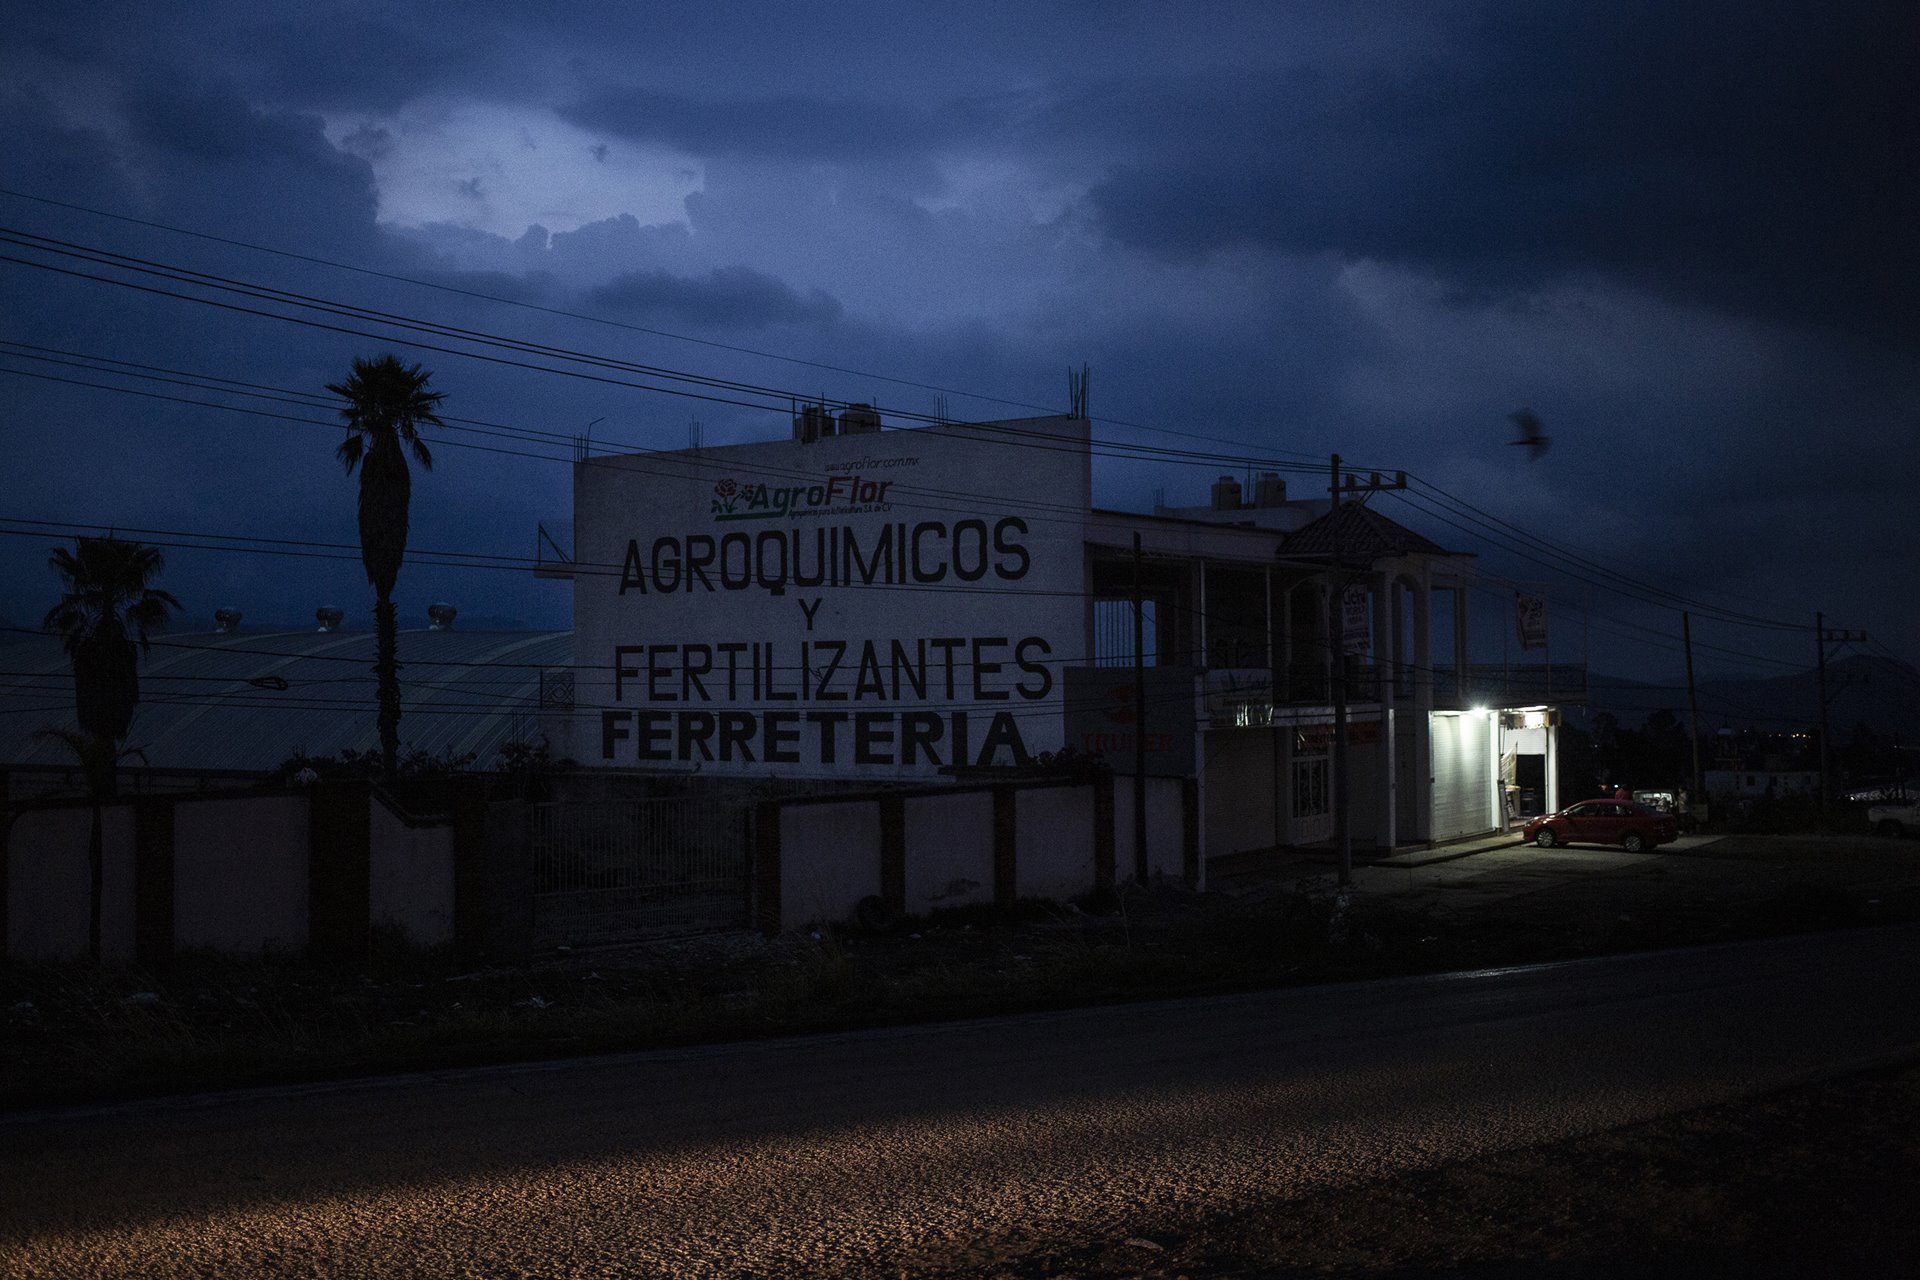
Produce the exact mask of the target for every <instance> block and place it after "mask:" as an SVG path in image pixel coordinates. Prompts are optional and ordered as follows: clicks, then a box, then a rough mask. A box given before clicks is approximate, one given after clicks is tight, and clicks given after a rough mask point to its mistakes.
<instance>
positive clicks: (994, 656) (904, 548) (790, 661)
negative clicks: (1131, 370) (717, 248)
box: [571, 418, 1091, 777]
mask: <svg viewBox="0 0 1920 1280" xmlns="http://www.w3.org/2000/svg"><path fill="white" fill-rule="evenodd" d="M1087 440H1088V436H1087V424H1086V423H1085V422H1084V421H1079V420H1073V419H1065V418H1038V419H1026V420H1021V421H1018V422H1014V423H1002V424H992V425H991V426H987V425H980V426H958V427H936V428H926V429H922V430H915V431H901V432H892V433H886V434H883V435H878V436H875V435H870V434H867V435H858V436H833V437H826V438H823V439H820V440H818V441H814V442H809V443H802V442H800V441H777V442H772V443H768V444H759V445H735V446H728V447H721V448H713V449H702V450H689V451H685V452H680V453H671V454H649V455H641V456H636V457H630V458H610V459H608V458H601V459H592V460H589V461H587V462H582V463H580V464H577V465H576V468H575V478H574V494H575V529H574V542H575V554H576V557H577V563H579V564H580V565H582V566H591V567H592V570H593V571H592V572H589V573H580V574H578V575H577V576H576V579H575V587H574V642H575V646H576V648H575V653H576V662H577V663H578V664H579V665H578V673H577V688H578V690H579V696H578V698H577V699H576V707H577V708H578V709H579V714H577V715H576V727H575V731H574V741H573V743H572V744H571V745H572V749H573V754H574V755H575V756H576V758H579V759H582V760H591V761H595V762H598V763H600V764H602V765H606V766H609V767H647V768H654V769H677V770H685V771H701V772H715V773H731V774H762V775H764V774H789V775H796V776H869V777H896V776H919V775H925V774H930V773H934V772H936V771H938V770H940V769H942V768H948V767H952V766H955V765H1010V764H1020V763H1024V762H1026V761H1027V760H1029V759H1031V758H1032V757H1033V756H1035V755H1038V754H1039V753H1040V752H1042V751H1052V750H1057V749H1059V748H1060V747H1061V746H1062V745H1064V742H1063V732H1064V730H1063V724H1062V705H1063V698H1064V690H1063V683H1064V682H1063V679H1062V671H1063V669H1064V667H1065V666H1067V665H1069V664H1077V663H1080V662H1083V661H1084V660H1085V655H1084V653H1083V652H1082V650H1084V648H1085V644H1086V642H1085V617H1084V604H1083V586H1084V568H1083V560H1084V553H1083V544H1084V539H1085V524H1086V513H1087V510H1088V506H1089V502H1090V498H1091V476H1090V468H1089V456H1090V455H1089V451H1088V448H1087Z"/></svg>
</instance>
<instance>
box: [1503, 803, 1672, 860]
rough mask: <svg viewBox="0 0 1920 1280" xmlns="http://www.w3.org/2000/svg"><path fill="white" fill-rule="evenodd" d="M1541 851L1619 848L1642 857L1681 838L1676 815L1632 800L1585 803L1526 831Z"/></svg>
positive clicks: (1538, 820)
mask: <svg viewBox="0 0 1920 1280" xmlns="http://www.w3.org/2000/svg"><path fill="white" fill-rule="evenodd" d="M1523 830H1524V832H1525V834H1526V837H1527V839H1528V840H1531V841H1532V842H1533V843H1534V844H1537V845H1539V846H1540V847H1541V848H1542V849H1551V848H1553V847H1554V846H1555V845H1561V844H1617V845H1619V846H1620V847H1621V848H1623V849H1625V850H1626V851H1627V852H1628V853H1639V852H1640V851H1641V850H1642V849H1651V848H1653V847H1655V846H1656V845H1663V844H1669V843H1671V842H1672V841H1675V840H1678V839H1679V838H1680V828H1679V827H1678V825H1676V824H1675V822H1674V820H1673V815H1672V814H1668V813H1661V812H1660V811H1659V810H1657V809H1649V808H1647V806H1645V805H1643V804H1634V803H1633V802H1632V801H1630V800H1582V801H1581V802H1580V803H1579V804H1576V805H1569V806H1567V807H1566V808H1565V809H1562V810H1561V811H1560V812H1558V813H1549V814H1545V815H1543V816H1541V817H1538V818H1535V819H1534V820H1533V821H1531V822H1529V823H1527V825H1526V826H1525V827H1524V828H1523Z"/></svg>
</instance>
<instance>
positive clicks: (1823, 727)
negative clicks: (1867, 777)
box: [1813, 613, 1867, 827]
mask: <svg viewBox="0 0 1920 1280" xmlns="http://www.w3.org/2000/svg"><path fill="white" fill-rule="evenodd" d="M1813 636H1814V642H1815V647H1816V648H1817V649H1818V650H1819V654H1820V662H1819V669H1820V825H1821V826H1823V827H1824V826H1826V825H1827V792H1828V791H1830V790H1832V788H1833V779H1832V777H1831V776H1830V775H1829V773H1828V769H1829V756H1828V754H1827V739H1828V737H1830V736H1831V734H1832V727H1831V725H1830V724H1829V722H1828V718H1827V701H1828V699H1830V698H1831V697H1832V696H1833V695H1832V694H1830V693H1828V692H1827V646H1828V645H1830V644H1853V643H1856V642H1857V643H1860V644H1865V643H1866V641H1867V633H1866V632H1864V631H1829V630H1827V615H1826V614H1824V613H1816V614H1814V615H1813Z"/></svg>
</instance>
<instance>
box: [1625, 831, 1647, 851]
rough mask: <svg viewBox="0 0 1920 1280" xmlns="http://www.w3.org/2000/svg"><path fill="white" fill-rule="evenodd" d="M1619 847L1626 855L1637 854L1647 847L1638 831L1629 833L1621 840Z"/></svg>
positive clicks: (1644, 839)
mask: <svg viewBox="0 0 1920 1280" xmlns="http://www.w3.org/2000/svg"><path fill="white" fill-rule="evenodd" d="M1620 847H1621V848H1622V849H1625V850H1626V851H1627V852H1628V853H1638V852H1640V851H1641V850H1642V849H1644V848H1646V847H1647V840H1646V837H1645V836H1643V835H1641V834H1640V833H1639V832H1638V831H1629V832H1627V834H1626V835H1625V836H1624V837H1622V838H1621V840H1620Z"/></svg>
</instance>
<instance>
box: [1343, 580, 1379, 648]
mask: <svg viewBox="0 0 1920 1280" xmlns="http://www.w3.org/2000/svg"><path fill="white" fill-rule="evenodd" d="M1372 636H1373V617H1372V614H1371V613H1370V612H1369V611H1368V609H1367V588H1366V584H1365V583H1361V582H1350V583H1348V584H1347V589H1346V590H1345V591H1344V592H1342V593H1341V597H1340V640H1341V642H1340V647H1341V649H1342V650H1343V651H1345V652H1346V653H1348V654H1352V655H1354V656H1356V657H1362V656H1365V655H1366V653H1367V652H1368V650H1369V649H1370V648H1371V647H1372V645H1371V644H1370V641H1371V639H1372Z"/></svg>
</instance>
